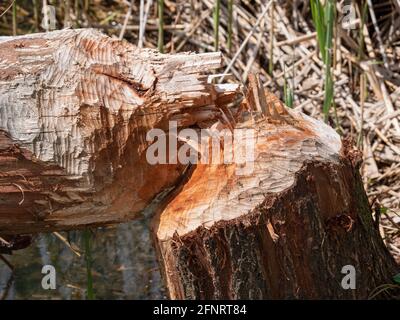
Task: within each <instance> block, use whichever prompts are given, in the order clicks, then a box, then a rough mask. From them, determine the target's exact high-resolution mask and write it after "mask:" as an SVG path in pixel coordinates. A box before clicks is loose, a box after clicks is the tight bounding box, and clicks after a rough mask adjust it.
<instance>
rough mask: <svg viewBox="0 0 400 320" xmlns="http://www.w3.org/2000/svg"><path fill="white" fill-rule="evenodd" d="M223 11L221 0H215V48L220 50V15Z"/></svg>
mask: <svg viewBox="0 0 400 320" xmlns="http://www.w3.org/2000/svg"><path fill="white" fill-rule="evenodd" d="M220 11H221V0H216V1H215V8H214V50H215V51H218V50H219V15H220Z"/></svg>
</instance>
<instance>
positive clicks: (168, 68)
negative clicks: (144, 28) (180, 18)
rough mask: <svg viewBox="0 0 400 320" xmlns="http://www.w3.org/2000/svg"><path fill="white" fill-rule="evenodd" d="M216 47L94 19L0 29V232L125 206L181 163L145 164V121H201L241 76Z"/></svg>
mask: <svg viewBox="0 0 400 320" xmlns="http://www.w3.org/2000/svg"><path fill="white" fill-rule="evenodd" d="M220 63H221V55H220V54H219V53H207V54H198V55H195V54H187V53H186V54H177V55H161V54H159V53H158V52H156V51H154V50H146V49H137V48H136V47H135V46H133V45H131V44H129V43H128V42H126V41H119V40H116V39H112V38H109V37H107V36H105V35H103V34H102V33H100V32H98V31H95V30H92V29H82V30H63V31H55V32H50V33H45V34H34V35H26V36H21V37H1V38H0V71H1V72H0V234H2V235H4V234H9V235H12V234H21V233H24V234H26V233H36V232H45V231H55V230H69V229H76V228H81V227H85V226H95V225H105V224H108V223H115V222H121V221H126V220H128V219H132V218H134V217H135V216H136V215H137V214H138V213H139V212H141V211H142V210H143V209H145V208H146V207H147V206H148V205H150V204H151V202H152V200H153V199H154V198H155V197H156V195H158V194H159V193H161V192H163V191H165V190H168V189H170V188H172V187H174V185H175V183H176V181H178V180H179V177H180V176H181V174H182V172H184V170H185V167H186V166H185V165H181V164H161V165H150V164H149V163H148V161H146V149H147V146H148V145H149V144H150V143H151V142H149V141H147V140H146V134H147V132H148V131H149V130H150V129H153V128H160V129H163V130H165V131H166V130H168V121H169V120H175V121H177V125H178V126H179V127H183V126H184V127H187V126H190V125H202V124H203V125H205V124H206V123H207V121H213V120H214V121H215V119H217V118H219V117H221V116H222V113H223V111H222V110H223V109H224V108H225V104H226V103H227V102H230V101H231V100H232V99H234V96H235V95H236V93H237V89H238V86H237V85H235V84H232V85H229V84H228V85H226V84H222V85H217V84H212V83H209V81H208V77H207V73H210V71H212V70H213V69H215V68H218V67H219V66H220Z"/></svg>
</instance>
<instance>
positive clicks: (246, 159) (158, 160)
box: [146, 121, 255, 175]
mask: <svg viewBox="0 0 400 320" xmlns="http://www.w3.org/2000/svg"><path fill="white" fill-rule="evenodd" d="M146 140H147V141H149V142H151V143H152V144H151V145H150V146H149V147H148V149H147V152H146V159H147V161H148V163H150V164H152V165H154V164H177V163H181V164H189V163H191V164H233V163H234V164H236V174H237V175H246V174H251V173H252V171H253V169H254V168H253V166H254V149H255V146H254V144H255V130H254V129H247V128H244V129H243V128H239V129H233V130H229V129H223V130H218V129H216V128H210V129H201V130H194V129H190V128H186V129H183V130H181V131H180V132H179V133H178V126H177V122H176V121H170V122H169V130H168V133H166V132H164V131H163V130H161V129H151V130H150V131H148V132H147V135H146ZM179 142H180V146H179V148H178V144H179Z"/></svg>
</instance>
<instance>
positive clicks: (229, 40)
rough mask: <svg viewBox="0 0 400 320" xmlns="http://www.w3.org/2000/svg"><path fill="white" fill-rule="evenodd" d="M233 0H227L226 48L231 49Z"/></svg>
mask: <svg viewBox="0 0 400 320" xmlns="http://www.w3.org/2000/svg"><path fill="white" fill-rule="evenodd" d="M232 24H233V0H228V50H229V52H231V50H232Z"/></svg>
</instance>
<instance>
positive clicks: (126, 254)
mask: <svg viewBox="0 0 400 320" xmlns="http://www.w3.org/2000/svg"><path fill="white" fill-rule="evenodd" d="M148 224H149V221H148V219H146V218H141V219H139V220H135V221H132V222H129V223H125V224H120V225H118V226H115V227H112V228H100V229H96V230H94V232H93V234H92V236H91V242H92V258H93V267H92V274H93V287H94V293H95V296H96V298H97V299H165V289H164V287H163V285H162V282H161V277H160V272H159V266H158V263H157V260H156V257H155V252H154V249H153V247H152V242H151V238H150V232H149V226H148ZM82 234H83V232H81V231H74V232H71V233H70V235H69V237H70V241H71V243H73V244H75V245H76V246H77V247H78V248H79V249H80V250H82V251H83V240H82V239H83V238H82ZM63 235H65V236H66V234H65V233H63ZM5 257H6V258H7V259H8V260H9V261H10V262H11V263H12V264H13V266H14V267H15V271H14V273H12V272H11V270H10V269H9V268H8V267H7V266H6V265H5V264H4V262H3V261H1V260H0V299H11V300H14V299H85V296H86V264H85V259H84V256H83V255H82V256H81V257H78V256H77V255H75V254H74V253H73V252H72V250H71V249H70V248H68V247H67V246H66V244H65V243H63V242H62V241H61V240H59V239H58V238H57V237H55V236H54V235H53V234H41V235H39V236H38V237H37V238H36V239H35V241H34V243H33V244H32V245H31V246H30V247H29V248H27V249H24V250H19V251H16V252H14V254H13V255H12V256H5ZM46 264H51V265H53V266H54V267H55V269H56V272H57V278H56V283H57V288H56V290H44V289H43V288H42V286H41V281H42V277H43V276H44V275H43V274H42V273H41V270H42V267H43V265H46Z"/></svg>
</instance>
